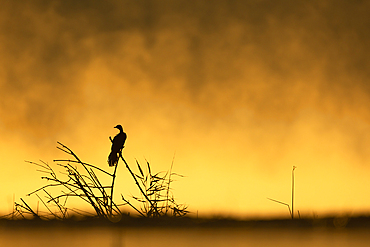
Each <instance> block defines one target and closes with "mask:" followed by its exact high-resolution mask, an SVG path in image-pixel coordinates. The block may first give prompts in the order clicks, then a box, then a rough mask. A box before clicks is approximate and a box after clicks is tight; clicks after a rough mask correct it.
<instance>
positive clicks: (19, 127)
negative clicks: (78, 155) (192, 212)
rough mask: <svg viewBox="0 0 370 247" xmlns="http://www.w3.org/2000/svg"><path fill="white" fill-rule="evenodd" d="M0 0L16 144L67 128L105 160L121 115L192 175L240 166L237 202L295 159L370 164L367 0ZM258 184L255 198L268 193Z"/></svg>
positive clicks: (68, 135) (193, 178)
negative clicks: (245, 188) (241, 194)
mask: <svg viewBox="0 0 370 247" xmlns="http://www.w3.org/2000/svg"><path fill="white" fill-rule="evenodd" d="M1 4H2V6H3V7H2V9H1V10H0V12H1V13H0V16H1V17H0V41H1V42H0V52H1V54H2V56H1V58H0V65H1V66H0V67H1V68H0V97H1V99H2V100H1V101H0V102H1V103H0V133H1V135H2V140H1V141H2V142H3V145H5V143H10V144H9V145H10V147H9V148H10V149H11V150H14V151H11V152H16V150H19V148H20V149H25V150H28V151H29V153H32V158H33V157H39V156H43V155H45V156H47V157H49V154H48V152H49V151H45V150H49V149H53V148H54V145H55V142H56V141H58V140H59V141H66V142H69V143H72V144H73V145H75V146H76V147H78V149H79V151H80V152H82V153H83V155H84V156H85V157H88V156H89V155H91V156H90V157H92V158H91V159H93V160H95V161H97V162H105V159H106V153H107V152H108V151H109V145H110V144H109V140H108V136H109V135H114V134H115V133H114V132H113V131H112V127H113V126H115V125H116V124H117V123H121V124H122V125H123V126H124V128H125V131H126V132H127V133H128V143H127V147H126V148H127V154H128V155H129V156H130V157H138V156H139V157H142V156H145V157H150V158H151V159H152V160H153V161H158V162H163V163H165V164H164V165H163V167H166V165H167V164H169V163H170V161H171V159H172V156H173V154H174V153H175V152H176V157H177V159H179V161H178V162H179V170H180V171H181V172H183V173H187V174H189V175H190V180H189V181H187V182H183V183H191V185H188V187H189V188H197V187H199V186H202V185H201V184H202V182H201V181H203V180H201V177H200V174H202V173H203V174H209V176H210V178H209V180H208V181H207V182H204V183H205V184H203V186H204V188H208V186H209V187H210V188H211V187H212V186H214V185H215V183H216V182H215V181H216V180H217V178H218V177H219V176H220V174H226V175H227V176H229V178H235V176H236V177H237V179H236V181H238V182H235V184H234V183H233V182H229V183H228V185H227V186H226V188H225V187H224V188H223V189H224V194H225V195H227V196H226V197H228V198H229V199H228V200H230V201H232V204H233V205H240V208H243V207H244V206H243V203H244V202H245V201H244V200H247V199H243V200H240V199H238V198H237V199H235V197H234V195H235V193H237V192H238V191H239V189H240V187H243V186H247V185H249V184H253V185H254V186H255V184H256V183H266V181H271V179H272V181H271V184H273V183H278V182H281V180H279V179H280V177H282V176H281V175H282V174H285V173H286V174H288V175H289V171H290V169H291V167H292V165H297V166H298V167H300V166H299V164H301V167H303V168H301V169H302V171H305V172H306V176H307V181H309V177H312V176H314V174H317V170H318V169H321V168H322V167H323V166H322V164H324V163H325V164H326V165H325V166H326V167H325V168H324V170H325V172H327V171H328V170H331V169H339V170H340V171H341V172H342V173H340V174H341V175H340V176H339V177H338V179H335V178H333V183H336V181H337V180H338V181H340V180H341V179H342V177H341V176H345V175H344V174H348V171H349V170H350V169H351V168H354V169H358V170H355V172H354V174H350V175H349V176H350V177H356V176H357V175H358V173H361V171H366V172H369V170H368V169H369V168H368V165H367V164H368V161H369V158H370V156H369V154H370V153H369V147H370V145H369V144H370V135H369V134H368V133H370V132H369V130H370V126H369V123H370V110H369V109H368V107H367V106H368V105H369V103H370V86H369V84H368V80H369V78H370V74H369V73H370V70H369V65H370V61H369V57H370V56H369V44H370V42H369V39H370V34H369V31H368V26H369V24H370V23H369V22H370V18H369V17H368V12H369V10H370V4H369V3H368V2H366V1H355V2H348V1H310V2H297V1H275V2H273V3H271V2H270V1H252V0H251V1H221V0H220V1H212V3H210V2H208V1H150V0H146V1H135V2H132V1H105V2H104V3H102V2H100V1H79V2H75V1H32V2H27V3H19V2H17V3H15V2H11V1H5V0H3V1H1ZM12 147H14V148H12ZM91 150H94V154H91ZM28 151H27V152H28ZM11 152H10V153H11ZM45 152H46V154H45ZM2 157H3V158H2V159H3V162H5V161H7V162H8V160H9V158H6V157H7V154H5V153H3V154H2ZM4 157H5V158H4ZM39 158H42V157H39ZM0 162H1V159H0ZM11 162H14V164H18V163H21V162H23V161H22V160H12V161H11ZM226 162H230V163H231V164H232V165H231V167H228V166H225V165H226V164H225V163H226ZM297 163H298V164H297ZM161 166H162V165H161ZM338 167H339V168H338ZM282 169H284V170H282ZM364 169H365V170H364ZM236 171H239V172H241V174H248V175H246V176H247V178H245V177H243V176H242V175H236ZM297 171H299V170H297ZM323 173H324V172H323ZM194 174H199V175H194ZM320 174H322V173H320ZM198 176H199V177H198ZM207 176H208V175H207ZM239 176H240V177H239ZM318 176H319V177H320V176H324V175H318ZM278 177H279V178H278ZM282 179H283V178H282ZM226 180H227V179H226ZM245 180H248V182H245ZM314 180H315V179H314ZM360 180H361V179H360ZM227 181H228V180H227ZM241 181H244V182H245V183H247V184H244V185H243V183H244V182H241ZM257 181H258V182H257ZM284 181H285V180H284ZM304 181H305V180H304ZM308 183H309V182H307V185H306V186H307V187H308V186H309V185H308ZM271 184H270V183H269V182H268V183H267V184H265V187H263V186H262V187H263V188H262V189H261V190H263V193H268V192H269V191H271V190H272V187H273V186H272V185H271ZM302 184H303V181H302ZM282 186H283V185H282ZM287 186H289V178H288V183H287ZM312 186H314V185H311V187H312ZM185 187H186V186H185V185H184V188H181V187H179V191H183V190H186V188H185ZM314 187H315V186H314ZM317 187H318V188H319V187H320V186H319V185H317ZM261 190H257V192H253V193H252V192H250V193H252V194H248V195H246V197H249V198H251V197H253V196H257V195H258V196H261V198H264V199H265V197H266V196H267V195H265V194H263V195H260V194H261ZM302 190H307V191H305V193H306V195H307V198H311V197H314V196H315V193H316V192H309V189H307V188H306V189H305V188H302ZM332 190H333V192H332V193H338V192H335V188H332ZM207 193H209V192H207ZM271 193H274V191H271ZM276 193H281V192H277V191H276ZM307 193H308V194H307ZM310 193H311V194H310ZM211 194H212V193H211ZM310 195H311V197H310ZM193 196H194V198H193V199H189V201H192V200H194V201H197V200H201V197H202V196H201V195H193ZM215 196H217V195H215ZM288 196H289V195H288ZM209 197H211V195H210V196H209ZM338 197H339V195H338ZM207 198H208V197H207ZM298 198H299V197H298ZM208 200H210V199H208ZM261 200H262V199H261ZM302 200H303V199H302ZM308 201H309V200H308V199H307V201H306V202H305V203H306V204H304V203H303V202H302V207H306V208H312V207H313V205H310V204H309V202H308ZM257 202H259V201H258V200H257ZM199 203H200V204H201V202H199ZM202 203H205V204H206V202H202ZM222 203H223V202H220V203H215V201H211V202H210V204H212V205H215V204H216V205H217V204H219V205H221V204H222ZM333 204H335V203H333ZM344 204H345V203H344ZM368 204H369V205H370V203H368ZM212 205H207V206H204V208H208V209H210V208H212V210H213V209H214V206H212ZM222 205H223V204H222ZM304 205H305V206H304ZM320 205H321V204H320ZM222 207H225V208H227V206H220V208H221V209H220V210H221V211H222V210H223V209H222ZM327 207H329V206H327ZM236 208H238V207H236ZM224 210H225V211H226V210H227V209H224ZM240 210H242V209H240ZM243 210H244V209H243ZM255 211H258V210H257V209H255Z"/></svg>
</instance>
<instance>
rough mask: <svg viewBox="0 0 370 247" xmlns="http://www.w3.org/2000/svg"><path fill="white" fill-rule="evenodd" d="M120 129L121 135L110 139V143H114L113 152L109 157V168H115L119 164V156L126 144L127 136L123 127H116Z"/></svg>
mask: <svg viewBox="0 0 370 247" xmlns="http://www.w3.org/2000/svg"><path fill="white" fill-rule="evenodd" d="M114 128H117V129H119V133H118V134H117V135H116V136H115V137H114V138H113V140H112V138H111V137H109V139H110V141H111V142H112V148H111V152H110V154H109V156H108V164H109V166H115V165H117V163H118V159H119V154H120V152H121V151H122V148H123V147H124V146H123V145H124V144H125V141H126V138H127V135H126V133H125V132H123V129H122V126H121V125H117V126H116V127H114Z"/></svg>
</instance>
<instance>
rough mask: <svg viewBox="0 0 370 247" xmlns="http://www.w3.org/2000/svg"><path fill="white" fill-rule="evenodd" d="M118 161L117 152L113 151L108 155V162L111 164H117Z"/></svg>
mask: <svg viewBox="0 0 370 247" xmlns="http://www.w3.org/2000/svg"><path fill="white" fill-rule="evenodd" d="M117 163H118V154H117V153H115V152H111V153H110V154H109V156H108V164H109V166H115V165H117Z"/></svg>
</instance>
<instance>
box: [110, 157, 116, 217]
mask: <svg viewBox="0 0 370 247" xmlns="http://www.w3.org/2000/svg"><path fill="white" fill-rule="evenodd" d="M117 167H118V162H117V164H116V165H115V167H114V172H113V178H112V189H111V192H110V207H109V209H110V215H112V210H113V207H112V204H113V189H114V182H115V180H116V171H117Z"/></svg>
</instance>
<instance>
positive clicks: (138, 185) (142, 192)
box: [119, 152, 159, 215]
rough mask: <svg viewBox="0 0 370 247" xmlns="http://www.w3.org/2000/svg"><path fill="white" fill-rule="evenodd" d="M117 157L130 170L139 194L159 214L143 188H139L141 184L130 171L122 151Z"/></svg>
mask: <svg viewBox="0 0 370 247" xmlns="http://www.w3.org/2000/svg"><path fill="white" fill-rule="evenodd" d="M119 157H120V158H121V159H122V160H123V162H124V163H125V165H126V168H127V169H128V170H129V172H130V174H131V176H132V177H133V178H134V180H135V183H136V185H137V187H139V189H140V192H141V194H142V195H143V196H144V197H145V199H146V200H147V201H148V202H149V203H150V205H151V206H152V207H153V208H154V210H155V212H156V213H157V214H158V215H159V212H158V210H157V207H156V206H154V205H153V202H152V201H151V200H150V199H149V198H148V196H147V195H146V194H145V193H144V191H143V189H142V188H141V186H140V184H139V182H138V181H137V179H136V177H135V174H134V173H133V172H132V171H131V168H130V167H129V166H128V164H127V162H126V160H125V159H124V158H123V156H122V153H121V152H120V153H119Z"/></svg>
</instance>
